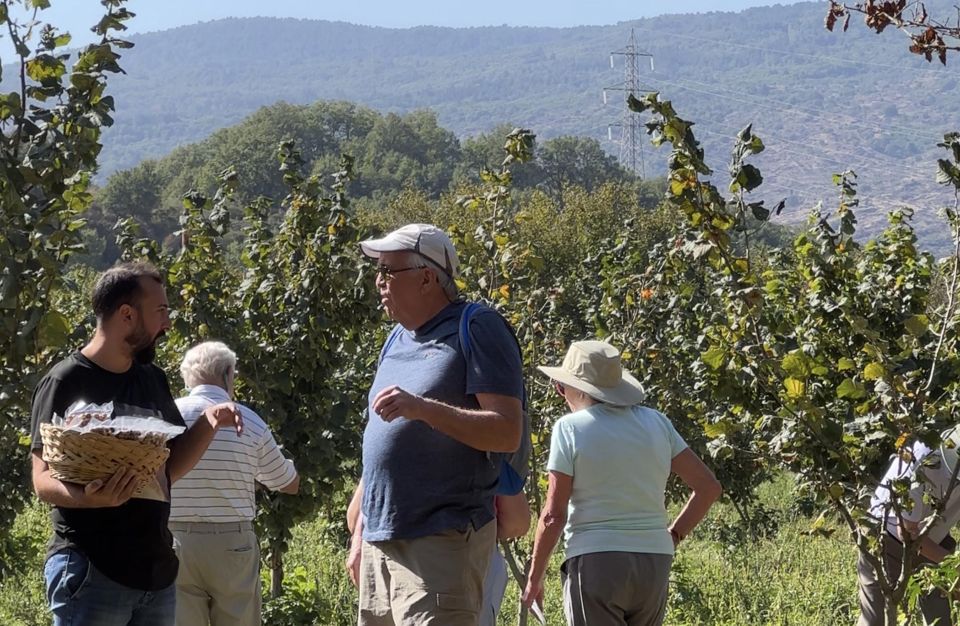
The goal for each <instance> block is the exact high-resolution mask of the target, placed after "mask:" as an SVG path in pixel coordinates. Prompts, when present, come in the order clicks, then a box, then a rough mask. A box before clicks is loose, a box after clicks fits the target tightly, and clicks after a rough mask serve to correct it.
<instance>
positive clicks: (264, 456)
mask: <svg viewBox="0 0 960 626" xmlns="http://www.w3.org/2000/svg"><path fill="white" fill-rule="evenodd" d="M257 453H258V454H257V456H258V464H257V472H256V476H255V478H256V480H257V482H258V483H260V484H261V485H263V486H264V487H267V488H268V489H272V490H274V491H276V490H277V489H282V488H283V487H286V486H287V485H289V484H290V482H291V481H292V480H293V479H294V478H296V476H297V470H296V468H295V467H294V466H293V461H292V460H290V459H285V458H283V454H282V453H281V452H280V446H278V445H277V441H276V440H275V439H274V438H273V433H271V432H270V430H269V429H266V430H264V431H263V437H262V439H261V440H260V445H259V446H258V449H257Z"/></svg>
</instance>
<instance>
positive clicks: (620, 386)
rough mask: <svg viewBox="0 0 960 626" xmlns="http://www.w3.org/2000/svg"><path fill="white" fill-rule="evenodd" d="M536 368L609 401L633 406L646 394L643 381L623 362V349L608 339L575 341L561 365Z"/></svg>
mask: <svg viewBox="0 0 960 626" xmlns="http://www.w3.org/2000/svg"><path fill="white" fill-rule="evenodd" d="M537 369H538V370H540V371H541V372H543V373H544V374H546V375H547V376H549V377H550V378H552V379H553V380H555V381H557V382H559V383H562V384H563V385H565V386H569V387H573V388H574V389H579V390H580V391H583V392H585V393H587V394H589V395H590V396H592V397H593V398H595V399H597V400H600V401H601V402H606V403H607V404H613V405H616V406H632V405H634V404H640V403H641V402H643V399H644V398H645V397H646V395H647V394H646V393H645V392H644V391H643V386H642V385H641V384H640V381H639V380H637V379H636V378H634V377H633V374H631V373H630V372H628V371H626V370H625V369H623V367H622V366H621V365H620V351H619V350H617V349H616V348H614V347H613V346H611V345H610V344H609V343H607V342H605V341H575V342H574V343H572V344H570V348H569V349H568V350H567V355H566V356H565V357H563V364H562V365H561V366H560V367H547V366H545V365H541V366H539V367H538V368H537Z"/></svg>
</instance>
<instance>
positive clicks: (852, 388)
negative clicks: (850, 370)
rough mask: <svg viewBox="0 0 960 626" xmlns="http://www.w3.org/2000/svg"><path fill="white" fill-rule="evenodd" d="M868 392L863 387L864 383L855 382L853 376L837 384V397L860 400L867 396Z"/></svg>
mask: <svg viewBox="0 0 960 626" xmlns="http://www.w3.org/2000/svg"><path fill="white" fill-rule="evenodd" d="M866 395H867V393H866V391H864V389H863V385H862V384H860V383H858V382H855V381H854V380H853V379H851V378H845V379H844V381H843V382H842V383H840V384H839V385H838V386H837V397H838V398H849V399H851V400H859V399H861V398H863V397H864V396H866Z"/></svg>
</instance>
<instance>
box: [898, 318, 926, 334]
mask: <svg viewBox="0 0 960 626" xmlns="http://www.w3.org/2000/svg"><path fill="white" fill-rule="evenodd" d="M903 327H904V328H906V329H907V332H908V333H910V334H911V335H913V336H914V337H922V336H923V335H924V334H925V333H926V332H927V328H929V327H930V318H928V317H927V316H926V315H913V316H911V317H908V318H907V319H906V320H905V321H904V322H903Z"/></svg>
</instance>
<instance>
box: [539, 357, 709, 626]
mask: <svg viewBox="0 0 960 626" xmlns="http://www.w3.org/2000/svg"><path fill="white" fill-rule="evenodd" d="M538 369H539V370H540V371H541V372H543V373H544V374H546V375H547V376H549V377H550V378H551V379H552V380H553V382H554V384H555V386H556V389H557V392H558V393H559V394H560V395H561V396H563V398H564V400H565V401H566V403H567V406H568V407H569V408H570V411H571V413H569V414H567V415H564V416H563V417H562V418H560V419H559V420H557V423H556V424H555V425H554V428H553V437H552V440H551V443H550V459H549V461H548V462H547V469H548V470H549V487H548V490H547V500H546V503H545V505H544V509H543V513H542V515H541V517H540V522H539V524H538V526H537V534H536V540H535V542H534V549H533V562H532V563H531V566H530V573H529V577H528V580H527V586H526V589H525V590H524V594H523V602H524V603H525V604H526V605H527V606H530V605H531V604H533V603H534V602H537V603H538V604H539V603H542V595H543V578H544V574H545V573H546V568H547V562H548V561H549V559H550V553H551V552H553V549H554V547H555V546H556V544H557V541H558V540H559V538H560V532H561V530H563V531H564V536H565V539H566V560H565V561H564V563H563V567H562V568H561V571H562V575H563V596H564V601H563V604H564V613H565V614H566V617H567V623H568V624H570V625H571V626H588V625H589V626H606V625H607V624H610V625H614V624H616V625H622V624H629V625H631V626H634V625H641V624H642V625H659V624H661V623H663V618H664V615H665V611H666V603H667V582H668V580H669V575H670V565H671V564H672V562H673V552H674V549H675V548H676V546H677V544H679V543H680V542H681V541H682V540H683V538H684V537H685V536H686V535H687V534H689V533H690V531H691V530H693V528H694V527H695V526H696V525H697V524H698V523H699V522H700V520H701V519H703V516H704V515H706V513H707V511H708V510H709V508H710V506H711V505H712V504H713V503H714V502H715V501H716V500H717V498H719V497H720V491H721V488H720V483H718V482H717V479H716V478H715V477H714V475H713V473H712V472H711V471H710V470H709V469H708V468H707V466H706V465H704V464H703V462H702V461H701V460H700V459H699V457H697V455H696V454H694V453H693V451H691V450H690V449H689V448H688V447H687V444H686V443H685V442H684V441H683V439H682V438H681V437H680V435H679V434H677V431H676V430H674V428H673V425H672V424H671V423H670V421H669V420H668V419H667V418H666V417H664V416H663V415H662V414H660V413H658V412H657V411H655V410H653V409H650V408H647V407H645V406H641V404H640V403H641V402H643V399H644V392H643V388H642V387H641V385H640V383H639V381H637V379H636V378H634V377H633V376H632V375H631V374H630V372H627V371H625V370H623V368H622V367H621V365H620V353H619V351H618V350H617V349H616V348H614V347H613V346H611V345H610V344H608V343H606V342H602V341H578V342H575V343H573V344H571V346H570V349H569V350H568V351H567V355H566V357H565V358H564V359H563V364H562V365H561V366H559V367H540V368H538ZM671 473H674V474H677V475H678V476H679V477H680V479H681V480H683V482H684V483H686V484H687V485H688V486H689V487H690V488H691V490H692V492H693V493H692V494H691V496H690V498H689V499H688V500H687V502H686V504H685V505H684V507H683V509H682V510H681V511H680V514H679V515H677V517H676V518H675V519H674V520H673V521H672V522H671V523H668V519H667V511H666V508H665V505H664V499H665V495H664V492H665V490H666V485H667V479H668V478H669V476H670V474H671Z"/></svg>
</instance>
